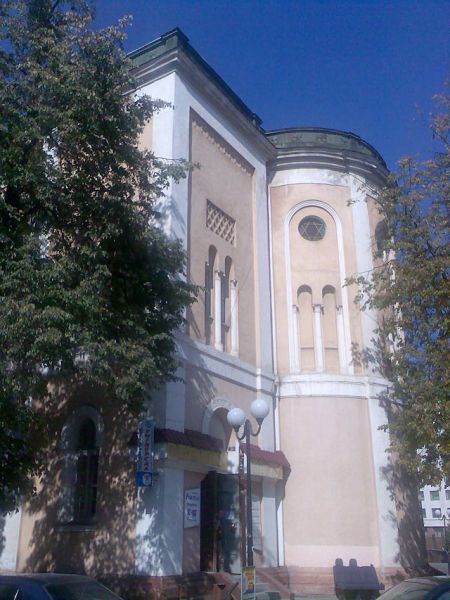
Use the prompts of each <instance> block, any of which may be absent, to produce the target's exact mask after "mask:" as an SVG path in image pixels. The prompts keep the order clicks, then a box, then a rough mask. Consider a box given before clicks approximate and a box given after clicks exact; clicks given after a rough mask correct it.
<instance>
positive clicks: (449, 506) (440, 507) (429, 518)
mask: <svg viewBox="0 0 450 600" xmlns="http://www.w3.org/2000/svg"><path fill="white" fill-rule="evenodd" d="M447 483H448V481H447V482H446V481H443V482H442V483H441V485H440V486H439V487H436V486H434V487H433V486H431V485H427V486H425V487H424V488H423V489H422V490H420V493H419V500H420V504H421V507H422V517H423V524H424V527H425V539H426V544H427V550H428V551H433V550H443V549H445V535H446V532H445V528H446V527H448V532H447V537H448V538H449V539H450V486H449V485H446V484H447ZM431 558H432V559H433V558H434V560H436V558H437V556H436V555H434V556H433V553H432V552H431Z"/></svg>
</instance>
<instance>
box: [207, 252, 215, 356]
mask: <svg viewBox="0 0 450 600" xmlns="http://www.w3.org/2000/svg"><path fill="white" fill-rule="evenodd" d="M216 259H217V250H216V249H215V248H214V246H210V247H209V250H208V261H207V262H206V263H205V342H206V343H207V344H212V343H213V331H214V330H213V323H214V271H215V268H216Z"/></svg>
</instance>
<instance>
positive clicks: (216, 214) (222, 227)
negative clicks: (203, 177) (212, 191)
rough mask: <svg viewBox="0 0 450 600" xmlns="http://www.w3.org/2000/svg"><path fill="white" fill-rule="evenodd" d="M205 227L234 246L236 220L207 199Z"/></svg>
mask: <svg viewBox="0 0 450 600" xmlns="http://www.w3.org/2000/svg"><path fill="white" fill-rule="evenodd" d="M206 227H207V228H208V229H210V230H211V231H213V232H214V233H216V234H217V235H218V236H220V237H221V238H222V239H224V240H225V241H226V242H229V243H230V244H232V245H233V246H236V221H235V220H234V219H232V218H231V217H230V216H229V215H227V213H225V212H224V211H223V210H221V209H220V208H218V207H217V206H215V205H214V204H213V203H212V202H210V201H209V200H207V201H206Z"/></svg>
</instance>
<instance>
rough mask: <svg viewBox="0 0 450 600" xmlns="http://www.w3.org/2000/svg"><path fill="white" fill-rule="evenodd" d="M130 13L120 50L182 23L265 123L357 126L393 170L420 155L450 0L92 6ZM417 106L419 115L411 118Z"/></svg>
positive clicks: (160, 1) (138, 0) (166, 0)
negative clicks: (130, 21)
mask: <svg viewBox="0 0 450 600" xmlns="http://www.w3.org/2000/svg"><path fill="white" fill-rule="evenodd" d="M96 6H97V24H98V25H99V26H104V25H109V24H111V23H113V22H115V21H116V20H117V19H118V18H119V17H120V16H122V15H124V14H131V15H133V24H132V25H131V27H129V28H128V30H127V33H128V40H127V42H126V49H127V50H133V49H135V48H137V47H139V46H142V45H144V44H145V43H147V42H149V41H151V40H153V39H155V38H157V37H159V36H160V35H161V34H162V33H165V32H166V31H169V30H170V29H173V28H174V27H180V28H181V29H182V30H183V32H184V33H185V34H186V35H187V36H188V37H189V40H190V43H191V44H192V46H193V47H194V48H195V49H196V50H197V52H199V53H200V54H201V56H202V57H203V58H204V59H205V60H206V61H207V62H208V63H209V64H210V65H211V66H212V67H213V69H215V70H216V71H217V72H218V73H219V75H220V76H221V77H222V78H223V79H225V81H226V82H227V83H228V84H229V85H230V86H231V87H232V88H233V90H234V91H235V92H236V93H237V94H238V95H239V96H240V97H241V98H242V100H243V101H244V102H245V103H246V104H247V105H248V106H249V107H250V108H251V109H252V110H253V111H254V112H256V113H257V114H258V115H259V116H260V117H261V118H262V120H263V127H264V128H265V129H266V130H270V129H278V128H283V127H295V126H319V127H331V128H335V129H343V130H346V131H352V132H354V133H356V134H357V135H360V136H361V137H362V138H363V139H365V140H366V141H368V142H369V143H370V144H372V145H373V146H375V148H376V149H377V150H378V151H379V152H380V153H381V154H382V155H383V157H384V158H385V160H386V162H387V163H388V166H389V167H390V168H393V167H394V166H395V162H396V160H398V159H399V158H400V157H401V156H403V155H405V154H413V155H419V156H421V157H427V156H429V155H430V153H431V152H432V150H433V142H432V140H431V137H430V134H429V132H428V129H427V125H426V122H427V115H428V113H429V112H430V110H431V109H432V100H431V98H432V96H433V94H435V93H436V92H438V91H440V90H442V88H443V83H444V81H445V79H446V78H447V77H448V74H449V71H450V69H449V59H448V57H449V33H448V32H449V31H450V28H449V25H450V0H428V1H421V2H418V1H416V0H393V1H389V2H387V1H382V0H372V1H356V0H339V1H338V0H334V1H333V0H328V1H325V0H315V1H312V0H128V1H125V0H97V3H96ZM416 107H419V109H420V111H419V112H417V109H416Z"/></svg>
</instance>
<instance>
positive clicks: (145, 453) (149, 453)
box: [136, 419, 155, 487]
mask: <svg viewBox="0 0 450 600" xmlns="http://www.w3.org/2000/svg"><path fill="white" fill-rule="evenodd" d="M154 439H155V425H154V423H153V421H150V420H149V419H144V420H142V421H140V422H139V429H138V457H137V463H136V485H137V486H138V487H148V486H151V485H153V447H154Z"/></svg>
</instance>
